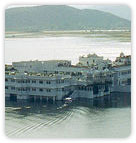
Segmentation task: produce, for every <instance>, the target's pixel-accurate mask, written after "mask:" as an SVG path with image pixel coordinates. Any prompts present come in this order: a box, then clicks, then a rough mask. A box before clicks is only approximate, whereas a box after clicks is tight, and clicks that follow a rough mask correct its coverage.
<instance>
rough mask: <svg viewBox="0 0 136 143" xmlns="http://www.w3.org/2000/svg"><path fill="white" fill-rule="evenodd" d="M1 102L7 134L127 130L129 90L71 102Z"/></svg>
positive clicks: (100, 133)
mask: <svg viewBox="0 0 136 143" xmlns="http://www.w3.org/2000/svg"><path fill="white" fill-rule="evenodd" d="M5 105H6V108H5V112H6V114H5V116H6V122H5V123H6V124H5V127H6V135H7V136H9V137H51V138H52V137H126V136H127V135H128V134H129V133H130V110H129V109H130V106H131V96H130V94H119V93H117V94H114V95H111V96H105V97H102V98H95V99H94V100H87V99H78V100H76V101H72V102H71V103H65V102H61V101H58V102H55V103H44V102H35V103H33V102H31V103H30V102H23V101H19V102H9V101H6V104H5ZM113 125H114V126H113ZM105 127H106V128H105Z"/></svg>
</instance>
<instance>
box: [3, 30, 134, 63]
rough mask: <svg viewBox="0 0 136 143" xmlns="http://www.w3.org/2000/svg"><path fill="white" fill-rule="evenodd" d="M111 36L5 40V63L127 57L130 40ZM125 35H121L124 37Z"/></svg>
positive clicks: (75, 61) (85, 35) (84, 35)
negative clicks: (83, 56) (94, 57)
mask: <svg viewBox="0 0 136 143" xmlns="http://www.w3.org/2000/svg"><path fill="white" fill-rule="evenodd" d="M112 35H113V34H112V33H111V34H79V35H76V34H75V35H74V34H70V35H57V36H56V35H55V36H52V35H48V36H47V35H44V36H43V35H42V36H41V37H39V38H34V37H31V38H6V39H5V63H12V62H15V61H25V60H54V59H57V60H63V59H64V60H71V61H72V64H76V63H77V62H78V59H79V56H82V55H87V54H89V53H91V54H93V53H96V54H98V55H99V56H104V58H105V59H106V58H109V59H110V60H115V58H116V57H117V56H119V54H120V53H121V52H124V53H125V54H131V42H130V37H129V39H128V37H124V36H122V37H120V36H117V35H113V36H112ZM124 35H125V34H124Z"/></svg>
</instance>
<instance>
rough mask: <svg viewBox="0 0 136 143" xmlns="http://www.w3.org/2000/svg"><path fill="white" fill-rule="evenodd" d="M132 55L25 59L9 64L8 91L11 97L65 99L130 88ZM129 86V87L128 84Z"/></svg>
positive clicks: (127, 90)
mask: <svg viewBox="0 0 136 143" xmlns="http://www.w3.org/2000/svg"><path fill="white" fill-rule="evenodd" d="M130 86H131V56H125V55H124V54H123V53H121V54H120V57H118V58H117V59H116V60H115V61H114V62H111V61H110V60H108V59H107V60H104V59H103V57H100V56H97V55H96V54H92V55H90V54H89V55H87V56H86V57H85V56H82V57H79V63H77V65H72V64H71V61H67V60H50V61H38V60H36V61H22V62H13V63H12V65H6V66H5V95H6V99H10V100H22V99H27V100H34V101H35V100H43V101H44V100H45V101H48V100H52V101H55V100H63V99H64V98H65V97H71V98H73V99H75V98H88V99H92V98H95V97H101V96H105V95H108V94H110V93H111V92H130ZM126 87H127V88H126Z"/></svg>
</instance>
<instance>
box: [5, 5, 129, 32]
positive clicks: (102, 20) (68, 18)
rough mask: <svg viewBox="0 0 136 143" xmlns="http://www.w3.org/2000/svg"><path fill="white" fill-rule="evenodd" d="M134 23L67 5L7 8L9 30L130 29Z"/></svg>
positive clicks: (104, 13)
mask: <svg viewBox="0 0 136 143" xmlns="http://www.w3.org/2000/svg"><path fill="white" fill-rule="evenodd" d="M130 27H131V22H130V21H128V20H126V19H123V18H120V17H118V16H115V15H113V14H110V13H107V12H102V11H99V10H92V9H83V10H81V9H77V8H73V7H70V6H65V5H46V6H35V7H18V8H10V9H6V12H5V30H6V31H42V30H88V29H130Z"/></svg>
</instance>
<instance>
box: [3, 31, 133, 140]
mask: <svg viewBox="0 0 136 143" xmlns="http://www.w3.org/2000/svg"><path fill="white" fill-rule="evenodd" d="M127 38H128V37H127ZM120 52H124V53H125V54H127V55H128V54H131V42H130V38H129V40H128V39H125V37H124V36H122V37H120V36H115V35H114V36H112V35H110V34H98V33H97V34H77V35H76V34H73V35H72V34H71V35H42V36H40V37H39V38H35V37H28V38H19V37H18V38H6V39H5V63H8V64H9V63H10V64H11V63H12V62H15V61H25V60H36V59H38V60H52V59H53V60H54V59H57V60H58V59H61V60H63V59H64V60H71V61H72V64H76V63H77V62H78V58H79V56H81V55H87V54H89V53H91V54H92V53H96V54H98V55H100V56H104V58H105V59H106V58H109V59H110V60H115V58H116V57H117V56H119V54H120ZM130 130H131V95H127V94H119V93H117V94H115V95H112V96H106V97H103V98H99V99H98V98H96V99H94V100H87V101H85V100H78V101H72V103H69V104H66V103H65V102H56V103H54V104H52V103H28V102H23V101H22V102H9V101H6V108H5V132H6V135H7V136H9V137H24V138H26V137H33V138H36V137H42V138H44V137H45V138H123V137H127V136H129V134H130Z"/></svg>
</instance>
